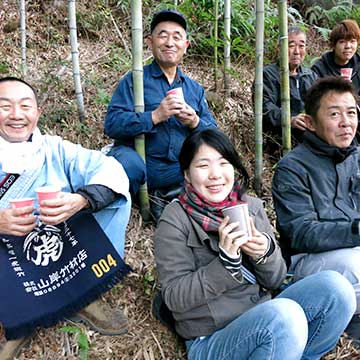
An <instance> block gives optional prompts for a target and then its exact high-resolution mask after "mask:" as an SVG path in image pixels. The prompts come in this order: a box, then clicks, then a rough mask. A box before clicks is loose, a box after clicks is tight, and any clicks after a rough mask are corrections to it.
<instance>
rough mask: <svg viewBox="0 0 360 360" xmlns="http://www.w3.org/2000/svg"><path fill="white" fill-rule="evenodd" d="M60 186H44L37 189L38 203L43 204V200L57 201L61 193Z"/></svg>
mask: <svg viewBox="0 0 360 360" xmlns="http://www.w3.org/2000/svg"><path fill="white" fill-rule="evenodd" d="M60 190H61V189H60V187H58V186H44V187H40V188H37V189H35V192H36V196H37V200H38V203H39V204H41V202H42V201H43V200H51V199H56V198H57V197H58V195H59V193H60Z"/></svg>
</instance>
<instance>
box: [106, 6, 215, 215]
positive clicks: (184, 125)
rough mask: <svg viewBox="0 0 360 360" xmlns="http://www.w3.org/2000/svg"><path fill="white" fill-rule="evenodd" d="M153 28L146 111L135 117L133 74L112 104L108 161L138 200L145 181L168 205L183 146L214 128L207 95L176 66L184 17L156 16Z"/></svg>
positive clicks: (178, 179) (183, 45)
mask: <svg viewBox="0 0 360 360" xmlns="http://www.w3.org/2000/svg"><path fill="white" fill-rule="evenodd" d="M150 28H151V34H150V35H149V36H148V38H147V43H148V45H149V46H150V48H151V50H152V53H153V56H154V60H153V62H152V63H151V64H150V65H146V66H145V67H144V103H145V111H144V112H143V113H137V112H135V109H134V94H133V85H132V73H131V72H130V73H128V74H126V75H125V77H124V78H123V79H121V81H120V82H119V84H118V87H117V89H116V90H115V93H114V95H113V97H112V100H111V102H110V104H109V107H108V111H107V114H106V117H105V133H106V134H107V135H108V136H110V137H111V138H113V139H114V140H115V144H114V146H113V147H112V148H111V150H110V152H109V153H108V155H111V156H114V157H115V158H116V159H117V160H118V161H120V162H121V164H122V165H123V166H124V168H125V171H126V172H127V175H128V177H129V179H130V191H131V193H132V194H133V195H135V194H136V193H137V191H138V189H139V186H140V185H141V184H142V183H144V182H145V180H147V184H148V188H149V189H150V192H151V193H153V194H155V196H156V197H160V198H166V199H168V200H169V198H171V197H174V196H175V195H177V190H178V189H179V188H180V187H181V184H182V182H183V176H182V175H181V171H180V167H179V163H178V155H179V152H180V148H181V145H182V143H183V140H184V139H185V137H186V136H187V135H188V134H189V133H190V132H191V131H201V130H204V129H206V128H209V127H215V126H216V123H215V120H214V119H213V117H212V115H211V114H210V112H209V109H208V105H207V102H206V100H205V93H204V89H203V88H202V87H201V85H199V84H198V83H197V82H196V81H194V80H192V79H190V78H189V77H187V76H186V75H185V74H184V73H183V72H182V71H181V69H180V68H179V66H178V65H179V63H180V62H181V61H182V59H183V56H184V54H185V53H186V49H187V48H188V46H189V40H188V38H187V34H186V30H187V23H186V19H185V17H184V16H183V15H182V14H180V13H179V12H177V11H175V10H169V9H167V10H162V11H159V12H157V13H156V14H155V15H154V16H153V19H152V21H151V26H150ZM142 133H143V134H145V144H146V166H145V164H144V162H143V160H142V159H141V158H140V156H139V155H138V154H137V153H136V151H135V150H134V139H135V136H136V135H139V134H142ZM155 212H156V210H155ZM158 216H159V213H158V212H157V213H156V214H155V217H158Z"/></svg>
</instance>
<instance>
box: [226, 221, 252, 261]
mask: <svg viewBox="0 0 360 360" xmlns="http://www.w3.org/2000/svg"><path fill="white" fill-rule="evenodd" d="M229 222H230V218H229V216H225V218H224V220H223V221H222V222H221V224H220V226H219V245H220V246H221V247H222V248H223V249H224V250H225V251H226V252H227V253H228V254H229V255H231V256H234V257H235V256H238V255H239V252H240V247H241V246H242V245H243V244H244V243H246V242H247V241H248V236H247V233H246V231H245V230H241V229H240V230H236V229H237V228H238V227H239V222H233V223H229ZM234 230H235V231H234Z"/></svg>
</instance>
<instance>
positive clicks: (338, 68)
mask: <svg viewBox="0 0 360 360" xmlns="http://www.w3.org/2000/svg"><path fill="white" fill-rule="evenodd" d="M359 41H360V29H359V25H358V23H357V22H356V21H355V20H350V19H347V20H343V21H341V22H340V23H339V24H337V25H335V27H334V28H333V29H332V31H331V33H330V39H329V42H330V46H331V49H332V50H331V51H328V52H326V53H325V54H323V55H322V56H321V58H320V59H319V60H317V61H316V62H315V63H314V65H313V66H312V70H313V71H315V72H316V74H318V76H319V77H324V76H330V75H331V76H343V77H344V78H345V79H349V80H351V82H352V84H353V86H354V87H355V89H356V91H357V93H358V94H359V91H360V56H359V54H358V53H357V49H358V44H359ZM343 69H351V71H352V73H351V75H350V77H348V75H346V73H344V72H343V73H342V70H343Z"/></svg>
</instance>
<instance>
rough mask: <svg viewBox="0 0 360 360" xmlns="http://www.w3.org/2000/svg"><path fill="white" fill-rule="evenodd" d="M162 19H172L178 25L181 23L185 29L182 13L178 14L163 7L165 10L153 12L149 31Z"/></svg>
mask: <svg viewBox="0 0 360 360" xmlns="http://www.w3.org/2000/svg"><path fill="white" fill-rule="evenodd" d="M162 21H174V22H176V23H178V24H179V25H181V26H182V27H183V28H184V30H185V31H186V27H187V24H186V19H185V17H184V15H183V14H180V13H179V12H178V11H176V10H171V9H165V10H160V11H159V12H157V13H155V14H154V16H153V18H152V20H151V25H150V30H151V32H152V31H153V30H154V28H155V26H156V25H157V24H159V23H161V22H162Z"/></svg>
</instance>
